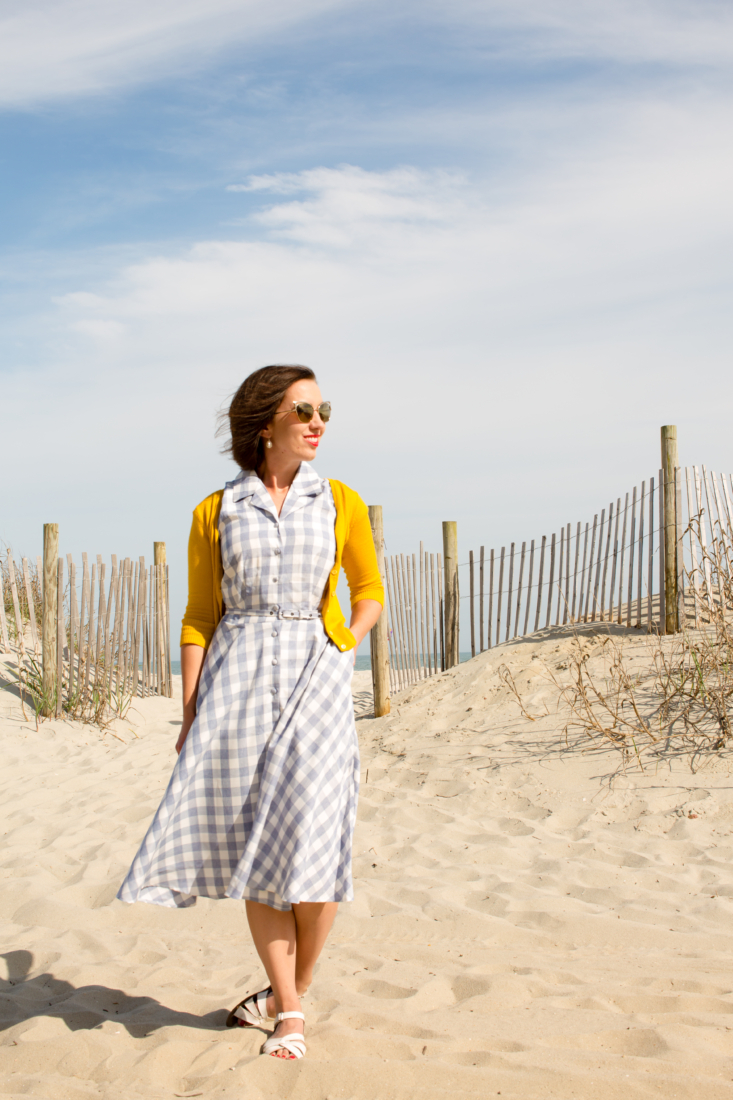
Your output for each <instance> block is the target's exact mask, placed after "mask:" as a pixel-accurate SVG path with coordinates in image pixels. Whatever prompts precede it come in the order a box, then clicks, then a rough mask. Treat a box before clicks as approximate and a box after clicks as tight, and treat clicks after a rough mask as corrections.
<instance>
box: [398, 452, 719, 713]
mask: <svg viewBox="0 0 733 1100" xmlns="http://www.w3.org/2000/svg"><path fill="white" fill-rule="evenodd" d="M673 479H674V488H673V497H672V499H673V501H674V515H673V516H671V517H670V520H669V521H668V522H671V523H672V524H673V525H674V535H673V538H674V543H673V545H674V546H675V547H676V550H675V565H674V570H675V573H676V578H677V585H676V602H677V609H676V613H677V616H678V622H679V623H680V624H683V625H685V624H687V625H694V626H699V625H700V624H701V621H703V620H704V618H705V608H706V607H707V606H710V605H712V604H716V603H717V604H720V603H721V601H722V594H721V592H720V590H719V586H716V584H715V583H714V581H715V576H714V574H715V573H717V576H718V577H720V575H721V574H720V570H721V569H724V568H733V503H732V501H733V479H732V478H731V476H730V475H727V474H726V475H723V474H720V475H718V474H715V473H712V472H710V471H708V470H706V468H705V467H704V466H703V467H702V468H701V469H698V467H696V466H693V467H684V468H682V467H676V468H675V470H674V472H673ZM445 526H446V525H444V527H445ZM664 529H665V507H664V475H663V471H662V470H660V471H659V473H658V475H655V476H654V477H650V478H649V479H648V480H646V481H642V482H641V485H640V486H635V487H634V488H633V489H631V490H630V492H628V493H626V494H624V496H623V497H618V498H617V499H616V500H615V501H611V502H610V503H609V505H608V507H607V508H603V509H601V511H600V513H597V514H596V515H594V517H593V520H592V521H590V520H589V521H588V522H586V523H585V524H583V523H579V522H578V523H575V524H571V523H568V524H566V525H564V526H563V527H561V528H560V530H559V531H557V532H555V533H553V534H551V535H549V536H547V535H543V536H542V537H541V539H532V540H531V541H530V542H529V543H527V542H526V541H525V542H522V543H521V546H520V545H519V544H518V543H514V542H512V543H510V544H509V545H508V547H507V546H506V545H505V546H502V547H499V548H498V549H489V550H488V551H487V550H486V549H485V548H484V547H483V546H481V547H479V549H478V551H477V552H475V551H473V550H471V551H469V553H468V561H467V562H463V563H461V565H460V566H459V568H458V570H457V575H456V579H455V586H456V589H457V595H458V596H459V598H458V599H456V600H455V601H453V603H454V608H455V610H454V611H453V615H454V617H455V622H454V623H453V624H449V623H448V621H447V609H446V604H447V602H448V601H447V600H446V587H447V585H446V571H445V566H444V558H443V556H442V555H441V554H440V553H428V552H427V551H426V550H425V549H424V545H423V543H420V549H419V553H417V554H411V555H410V554H399V555H385V570H384V571H385V582H386V585H385V587H386V595H387V599H386V611H387V615H388V644H389V679H390V690H391V691H392V692H393V693H394V692H398V691H402V690H404V689H405V688H407V687H409V686H410V685H411V684H414V683H416V682H418V681H420V680H423V679H428V678H429V677H431V676H435V675H436V674H437V673H439V672H441V671H443V670H444V669H445V668H446V667H449V666H450V664H451V663H455V660H453V661H451V660H450V659H447V653H446V651H447V643H446V638H447V635H448V633H449V625H452V627H453V630H454V632H455V636H456V637H457V635H458V628H459V623H458V615H459V611H458V609H459V607H460V606H461V605H463V607H464V609H465V611H464V613H465V612H467V613H468V616H469V620H470V646H471V656H475V655H476V653H480V652H482V651H483V650H484V649H490V648H492V647H493V646H497V645H499V644H501V643H505V642H509V641H512V640H514V639H516V638H522V637H527V636H531V635H533V634H536V633H538V632H539V631H542V630H546V629H548V628H550V627H555V626H562V625H567V624H573V623H595V622H598V623H609V624H610V623H615V624H617V625H618V626H625V627H627V628H636V629H642V630H649V631H658V632H660V633H664V632H665V622H666V621H667V612H668V609H667V607H666V599H667V596H666V592H668V590H669V587H668V584H665V568H666V566H665V537H664ZM715 555H718V557H719V558H720V563H719V568H718V569H717V570H714V569H712V568H711V560H713V561H715V560H716V558H715ZM458 576H460V577H461V580H462V585H461V581H459V580H458ZM461 587H463V589H464V594H463V595H460V588H461ZM466 588H467V589H468V591H467V592H466V591H465V590H466Z"/></svg>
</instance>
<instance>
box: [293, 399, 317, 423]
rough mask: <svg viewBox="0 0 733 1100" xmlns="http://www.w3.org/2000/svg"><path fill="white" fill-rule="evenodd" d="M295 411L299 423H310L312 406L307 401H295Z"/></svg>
mask: <svg viewBox="0 0 733 1100" xmlns="http://www.w3.org/2000/svg"><path fill="white" fill-rule="evenodd" d="M295 412H296V413H297V414H298V420H299V421H300V422H301V424H310V422H311V420H312V419H313V406H312V405H311V404H310V403H309V402H308V401H297V402H296V403H295Z"/></svg>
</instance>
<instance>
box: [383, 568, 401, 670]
mask: <svg viewBox="0 0 733 1100" xmlns="http://www.w3.org/2000/svg"><path fill="white" fill-rule="evenodd" d="M389 574H390V558H389V557H388V556H387V555H385V558H384V580H385V586H386V589H387V626H388V636H389V652H390V662H389V663H390V672H391V677H390V679H391V681H392V682H391V687H392V690H393V691H399V690H400V689H401V687H402V680H401V675H400V660H399V651H398V647H397V634H396V630H397V626H396V607H395V600H394V595H393V593H392V580H391V578H390V575H389Z"/></svg>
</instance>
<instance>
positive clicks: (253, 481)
mask: <svg viewBox="0 0 733 1100" xmlns="http://www.w3.org/2000/svg"><path fill="white" fill-rule="evenodd" d="M323 484H324V483H323V480H322V479H321V478H320V477H319V476H318V474H317V473H316V471H315V470H314V469H313V467H312V466H311V465H310V463H309V462H301V464H300V466H299V467H298V472H297V474H296V475H295V477H294V478H293V483H292V485H291V486H290V490H289V492H288V498H290V497H291V496H299V497H305V496H310V497H314V496H317V495H318V494H319V493H322V492H323ZM227 488H228V489H229V488H230V489H232V499H233V500H234V502H235V503H238V502H239V501H240V500H250V499H254V500H256V501H257V503H262V504H265V505H266V506H269V505H271V504H272V498H271V497H270V494H269V493H268V491H267V489H266V488H265V486H264V484H263V483H262V480H261V478H260V477H258V475H257V474H256V473H255V471H254V470H243V471H242V473H241V474H240V475H239V477H237V478H235V479H234V480H233V481H229V482H227Z"/></svg>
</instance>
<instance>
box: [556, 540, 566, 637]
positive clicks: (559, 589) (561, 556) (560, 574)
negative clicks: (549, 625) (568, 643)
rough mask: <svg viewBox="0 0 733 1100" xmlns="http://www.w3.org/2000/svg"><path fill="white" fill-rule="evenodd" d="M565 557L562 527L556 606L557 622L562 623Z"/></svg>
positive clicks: (557, 623)
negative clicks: (561, 606) (561, 607)
mask: <svg viewBox="0 0 733 1100" xmlns="http://www.w3.org/2000/svg"><path fill="white" fill-rule="evenodd" d="M564 558H565V528H564V527H561V528H560V562H559V566H558V570H557V605H556V608H555V623H556V625H558V626H559V624H560V605H561V603H562V567H563V564H564Z"/></svg>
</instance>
